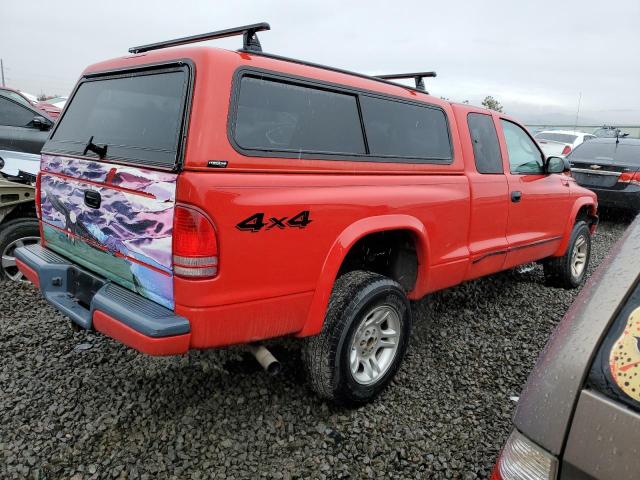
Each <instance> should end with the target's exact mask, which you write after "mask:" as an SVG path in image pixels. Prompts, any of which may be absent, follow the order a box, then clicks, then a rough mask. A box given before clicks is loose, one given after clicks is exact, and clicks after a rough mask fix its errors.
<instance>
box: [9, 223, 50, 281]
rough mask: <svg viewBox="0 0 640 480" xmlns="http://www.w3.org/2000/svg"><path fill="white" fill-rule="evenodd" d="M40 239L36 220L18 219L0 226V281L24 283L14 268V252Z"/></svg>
mask: <svg viewBox="0 0 640 480" xmlns="http://www.w3.org/2000/svg"><path fill="white" fill-rule="evenodd" d="M39 239H40V228H39V227H38V220H36V219H35V218H34V219H31V218H18V219H16V220H11V221H10V222H7V223H5V224H3V225H0V281H1V280H13V281H16V282H20V281H26V279H25V278H24V276H23V275H22V273H21V272H20V271H19V270H18V267H16V259H15V256H14V253H13V252H14V250H15V249H16V248H17V247H20V246H23V245H30V244H32V243H36V242H37V241H38V240H39Z"/></svg>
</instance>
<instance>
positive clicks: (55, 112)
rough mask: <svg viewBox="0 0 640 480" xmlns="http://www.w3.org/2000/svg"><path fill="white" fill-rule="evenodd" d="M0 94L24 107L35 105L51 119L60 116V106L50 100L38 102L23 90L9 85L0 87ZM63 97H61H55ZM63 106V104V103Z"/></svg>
mask: <svg viewBox="0 0 640 480" xmlns="http://www.w3.org/2000/svg"><path fill="white" fill-rule="evenodd" d="M0 96H5V97H7V98H10V99H11V100H14V101H16V102H18V103H20V104H21V105H24V106H25V107H29V108H31V107H35V108H36V109H38V110H39V111H41V112H43V113H45V114H46V115H48V116H49V117H50V118H52V119H54V120H55V119H56V118H58V117H59V116H60V112H61V111H62V107H61V106H57V105H53V104H52V103H51V102H49V101H46V102H40V101H38V99H37V98H36V97H34V96H33V95H30V94H27V93H25V92H21V91H20V90H15V89H13V88H9V87H0ZM57 98H58V99H59V98H63V97H57ZM63 106H64V104H63Z"/></svg>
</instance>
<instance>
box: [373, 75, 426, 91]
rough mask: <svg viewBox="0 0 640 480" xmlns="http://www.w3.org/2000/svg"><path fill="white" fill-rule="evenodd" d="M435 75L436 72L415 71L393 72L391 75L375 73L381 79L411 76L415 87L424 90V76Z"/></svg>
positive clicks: (398, 78) (397, 78)
mask: <svg viewBox="0 0 640 480" xmlns="http://www.w3.org/2000/svg"><path fill="white" fill-rule="evenodd" d="M435 76H436V72H416V73H394V74H391V75H376V77H377V78H381V79H383V80H400V79H404V78H413V79H414V80H415V82H416V89H418V90H425V87H424V80H423V79H424V78H427V77H429V78H433V77H435Z"/></svg>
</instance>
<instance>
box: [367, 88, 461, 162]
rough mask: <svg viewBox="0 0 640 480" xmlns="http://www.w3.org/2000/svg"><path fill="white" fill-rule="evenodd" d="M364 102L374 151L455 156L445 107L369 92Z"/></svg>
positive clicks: (424, 156)
mask: <svg viewBox="0 0 640 480" xmlns="http://www.w3.org/2000/svg"><path fill="white" fill-rule="evenodd" d="M361 102H362V115H363V117H364V124H365V129H366V132H367V141H368V142H369V150H370V153H371V155H376V156H383V157H384V156H390V157H401V158H418V159H428V160H442V161H448V160H451V158H452V154H451V142H450V140H449V129H448V127H447V118H446V116H445V114H444V112H443V111H442V110H440V109H437V108H431V107H428V106H424V107H423V106H418V105H414V104H411V103H404V102H397V101H394V100H386V99H382V98H377V97H369V96H362V97H361Z"/></svg>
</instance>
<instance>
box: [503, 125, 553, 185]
mask: <svg viewBox="0 0 640 480" xmlns="http://www.w3.org/2000/svg"><path fill="white" fill-rule="evenodd" d="M500 123H501V124H502V130H503V131H504V139H505V141H506V143H507V152H508V153H509V166H510V170H511V173H516V174H518V173H521V174H527V173H529V174H540V173H544V164H543V159H542V152H540V150H539V149H538V146H537V145H536V144H535V142H534V141H533V140H532V139H531V137H530V136H529V135H528V134H527V132H525V131H524V129H523V128H521V127H520V126H518V125H516V124H515V123H512V122H510V121H508V120H504V119H500Z"/></svg>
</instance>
